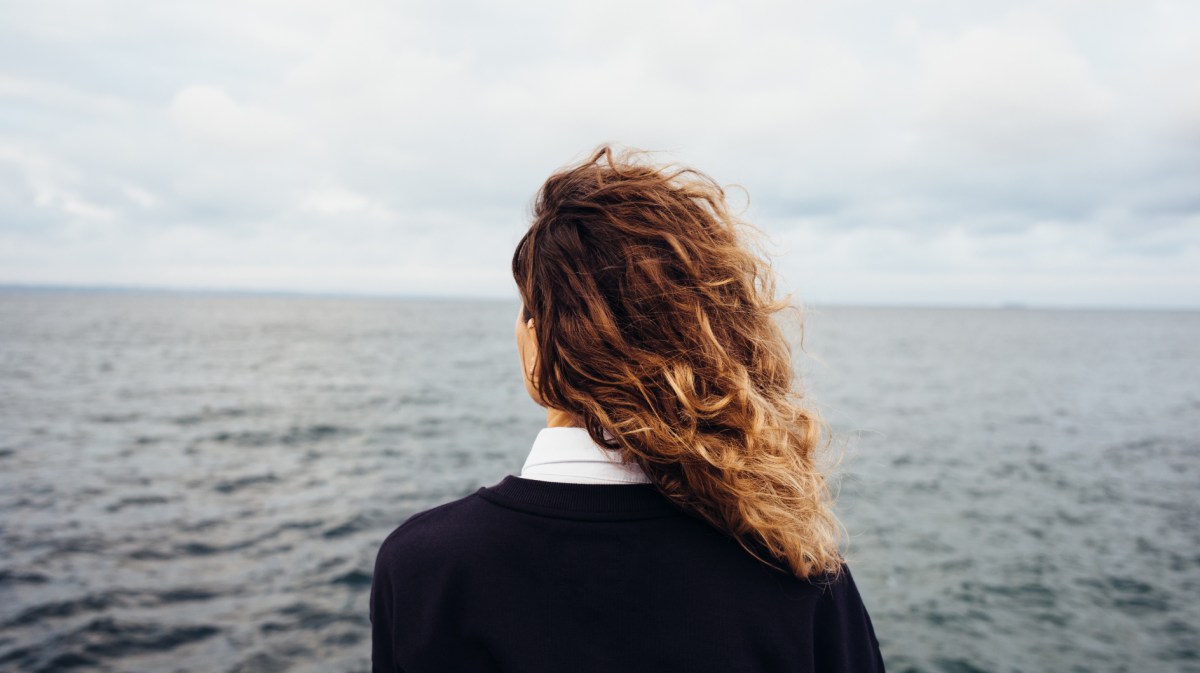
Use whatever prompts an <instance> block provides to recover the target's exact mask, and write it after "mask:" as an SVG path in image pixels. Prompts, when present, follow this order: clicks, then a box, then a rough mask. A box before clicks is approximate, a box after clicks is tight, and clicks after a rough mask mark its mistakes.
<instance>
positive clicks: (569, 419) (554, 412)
mask: <svg viewBox="0 0 1200 673" xmlns="http://www.w3.org/2000/svg"><path fill="white" fill-rule="evenodd" d="M546 427H547V428H582V427H583V423H582V422H580V420H579V417H577V416H574V415H572V414H569V413H567V412H565V411H562V410H561V409H550V408H547V409H546Z"/></svg>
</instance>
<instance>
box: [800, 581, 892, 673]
mask: <svg viewBox="0 0 1200 673" xmlns="http://www.w3.org/2000/svg"><path fill="white" fill-rule="evenodd" d="M813 628H814V631H815V633H814V634H813V635H814V639H813V640H814V649H815V655H816V656H815V663H816V670H817V671H821V672H822V673H884V669H883V656H882V655H881V654H880V651H879V640H878V639H876V637H875V629H874V627H873V626H872V624H871V617H870V616H869V615H868V614H867V608H866V606H864V605H863V602H862V597H861V596H859V593H858V587H857V586H856V585H855V584H854V577H853V575H851V574H850V568H849V566H846V565H843V566H842V572H841V573H840V574H839V575H838V577H837V579H836V580H834V581H833V583H832V584H830V585H829V586H827V587H825V589H824V591H823V592H822V593H821V597H820V599H819V600H818V601H817V611H816V615H815V622H814V625H813Z"/></svg>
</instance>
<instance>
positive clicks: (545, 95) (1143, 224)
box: [0, 0, 1200, 307]
mask: <svg viewBox="0 0 1200 673" xmlns="http://www.w3.org/2000/svg"><path fill="white" fill-rule="evenodd" d="M601 142H613V143H620V144H623V145H627V146H633V147H640V148H645V149H652V150H659V151H662V152H663V154H662V155H661V156H662V158H663V159H664V160H671V161H677V162H681V163H684V164H688V165H692V166H695V167H697V168H699V169H701V170H703V171H705V172H707V173H709V174H710V175H712V176H713V177H714V178H715V179H717V180H718V181H719V182H721V183H723V184H737V185H741V186H742V187H744V188H745V190H746V192H747V193H748V196H749V207H748V209H747V210H746V211H745V217H746V218H747V219H749V220H750V221H752V222H754V223H755V224H756V225H758V226H759V227H760V228H761V229H763V230H764V231H765V232H766V233H767V234H768V235H769V236H770V238H771V243H770V244H769V248H768V249H769V251H770V252H771V254H772V255H773V260H774V264H775V267H776V269H777V270H778V271H779V273H780V274H781V276H782V278H781V280H782V281H783V289H784V290H788V291H792V292H794V293H795V297H796V298H797V299H798V300H800V301H803V302H813V303H840V302H844V303H871V304H979V305H997V304H1001V303H1007V302H1020V303H1026V304H1030V305H1061V306H1135V307H1159V306H1191V307H1200V2H1194V1H1191V0H1180V1H1179V2H1154V1H1152V0H1141V1H1137V2H1106V1H1105V0H1086V1H1085V0H1079V1H1076V2H1065V1H1064V2H1054V1H1050V0H1040V1H1036V2H969V3H967V2H942V3H939V2H932V1H927V2H898V1H895V0H879V1H876V2H838V3H834V2H795V1H792V2H757V1H753V0H751V1H745V0H743V1H740V2H737V3H734V2H721V3H705V2H697V1H695V0H693V1H689V2H678V3H676V2H655V1H654V0H639V1H638V2H613V1H607V2H591V3H571V2H562V1H561V0H557V1H551V2H520V3H517V2H506V3H483V2H480V3H466V2H445V1H440V2H438V1H435V2H356V1H350V2H347V1H340V2H322V3H316V2H304V1H302V0H300V1H298V0H272V1H269V2H258V1H254V0H236V1H229V2H221V1H213V0H207V1H206V2H197V3H174V2H132V1H129V2H125V1H119V2H118V1H113V2H97V1H96V0H76V1H65V2H64V1H60V0H28V1H18V2H13V1H7V2H2V3H0V283H23V284H24V283H29V284H72V285H121V286H131V285H132V286H158V287H178V288H231V289H233V288H237V289H268V290H300V291H333V292H354V293H364V294H421V295H447V296H481V297H510V298H515V297H516V290H515V286H514V284H513V282H512V278H511V275H510V273H509V260H510V257H511V254H512V249H513V247H514V245H515V243H516V241H517V239H518V238H519V237H520V236H521V234H522V233H523V231H524V230H525V228H526V227H527V225H528V219H527V218H528V212H529V205H530V201H531V198H532V196H533V194H534V192H535V191H536V190H537V188H538V186H539V185H540V184H541V183H542V181H543V180H544V179H545V178H546V176H547V175H549V173H550V172H552V171H553V170H554V169H555V168H557V167H559V166H561V165H563V164H565V163H568V162H570V161H572V160H576V159H579V158H581V157H582V156H584V155H585V154H587V152H588V151H589V150H591V149H592V148H593V147H594V146H596V145H597V144H599V143H601ZM732 197H733V200H734V202H735V203H736V204H738V205H739V206H740V205H742V204H744V203H745V196H744V195H742V194H741V193H740V192H737V191H734V192H732Z"/></svg>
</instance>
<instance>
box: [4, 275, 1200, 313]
mask: <svg viewBox="0 0 1200 673" xmlns="http://www.w3.org/2000/svg"><path fill="white" fill-rule="evenodd" d="M0 292H4V293H13V292H25V293H30V294H34V293H39V292H44V293H63V294H67V293H96V294H105V293H109V294H139V293H141V294H182V295H221V296H230V297H236V296H259V297H295V298H312V299H319V298H327V299H400V300H410V301H484V302H515V301H517V300H518V298H517V297H496V296H493V295H464V294H444V295H441V294H422V293H402V292H385V293H371V292H363V291H361V290H360V291H344V290H343V291H338V290H297V289H263V288H228V287H194V286H193V287H172V286H166V285H75V284H69V283H12V282H0ZM793 294H795V293H793ZM798 305H799V306H800V307H801V308H802V309H804V308H809V307H845V308H882V309H892V308H913V309H927V308H928V309H993V310H1001V309H1003V310H1062V311H1173V312H1187V311H1198V310H1200V305H1196V306H1178V305H1176V306H1130V305H1118V304H1035V303H1030V302H1027V301H1015V300H1014V301H1004V302H978V303H961V302H960V303H949V302H947V303H924V304H922V303H913V302H864V301H847V300H842V301H802V302H800V303H799V304H798Z"/></svg>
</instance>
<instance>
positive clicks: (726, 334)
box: [512, 145, 842, 578]
mask: <svg viewBox="0 0 1200 673" xmlns="http://www.w3.org/2000/svg"><path fill="white" fill-rule="evenodd" d="M646 158H647V155H646V153H644V152H640V151H632V150H628V151H624V152H619V153H618V152H614V151H613V150H612V148H610V147H608V146H606V145H602V146H600V147H599V148H597V149H596V151H595V152H593V153H592V155H591V156H590V158H589V159H587V160H585V161H583V162H581V163H579V164H576V165H573V166H568V167H566V168H563V169H561V170H560V171H558V172H556V173H554V174H553V175H551V176H550V178H549V179H547V180H546V182H545V184H543V185H542V187H541V189H540V190H539V191H538V194H537V196H536V198H535V200H534V208H533V217H534V221H533V224H532V225H531V226H530V228H529V230H528V231H527V232H526V233H525V235H524V236H523V237H522V238H521V240H520V242H519V243H518V244H517V247H516V251H515V252H514V254H513V259H512V271H513V277H514V279H515V280H516V283H517V287H518V290H519V292H520V295H521V299H522V302H523V305H524V317H525V318H529V317H532V318H533V319H534V324H535V333H536V340H537V346H538V362H537V366H536V368H535V373H534V384H535V386H536V388H537V390H538V392H539V394H540V395H541V397H542V400H543V401H544V402H545V403H546V404H547V405H549V406H551V407H553V408H556V409H562V410H564V411H567V412H569V413H571V414H574V415H576V416H578V417H579V418H580V419H582V421H583V425H584V426H585V427H586V428H587V430H588V433H589V435H590V436H591V437H592V439H593V440H594V441H596V442H597V443H600V444H602V445H605V446H608V447H610V448H613V449H617V450H619V451H620V453H621V455H622V457H623V458H624V459H625V460H626V461H630V462H635V463H637V464H638V465H640V466H641V467H642V469H643V470H645V471H646V473H647V474H648V475H649V476H650V478H651V479H652V481H653V482H654V483H655V485H656V486H657V488H658V489H659V490H660V491H661V492H662V493H663V494H664V495H665V496H666V497H668V498H670V499H671V500H672V501H674V502H675V503H676V504H677V505H679V506H680V507H681V508H683V509H684V510H686V511H688V512H691V513H693V514H695V515H697V516H699V517H701V518H703V519H704V520H706V521H708V522H709V523H711V524H712V525H713V526H715V527H717V528H718V529H720V530H722V531H725V532H726V533H727V534H729V535H731V536H732V537H734V538H735V539H736V540H737V541H738V542H739V543H741V545H742V546H743V547H744V548H745V549H746V550H747V551H748V552H750V553H751V554H753V555H754V556H755V557H757V558H758V559H759V560H761V561H763V562H765V563H768V564H770V565H775V562H781V563H782V564H783V565H784V566H786V568H787V569H788V570H789V571H790V572H791V573H792V574H794V575H795V576H797V577H802V578H805V577H811V576H814V575H817V574H820V573H833V574H836V573H837V572H839V571H840V569H841V564H842V557H841V555H840V552H839V543H840V541H841V537H842V527H841V524H840V523H839V522H838V520H837V518H836V516H835V515H834V513H833V509H832V504H833V497H832V495H831V493H830V491H829V488H828V485H827V481H826V477H825V474H824V473H823V472H822V469H821V468H820V466H819V461H818V454H819V453H820V451H821V449H823V448H825V447H826V446H827V445H828V442H827V441H826V440H827V438H828V434H829V433H828V432H827V430H828V428H827V425H826V424H825V423H824V422H823V421H822V420H821V418H820V416H819V414H818V413H817V412H816V411H815V409H812V408H810V406H809V405H807V404H805V403H804V402H805V398H804V395H803V394H802V393H801V392H800V391H799V390H797V389H796V388H795V387H794V385H793V384H794V381H793V379H794V371H793V368H792V359H791V349H790V346H789V344H788V342H787V340H786V339H785V337H784V335H783V332H782V330H781V329H780V328H779V326H778V325H777V324H776V322H775V320H774V319H773V314H775V313H776V312H778V311H780V310H783V309H785V308H794V307H793V306H791V304H790V301H789V298H788V297H785V298H782V299H776V298H775V286H776V279H775V274H774V271H773V269H772V268H771V267H770V265H769V264H768V263H767V262H766V261H765V260H764V259H762V258H760V257H759V256H758V255H756V254H755V253H754V252H753V251H752V250H751V249H749V248H748V247H746V246H745V245H744V244H743V241H742V240H741V237H740V235H741V234H754V233H758V234H761V232H760V231H759V230H757V229H756V228H754V227H753V226H752V225H750V224H748V223H746V222H744V221H742V220H740V219H739V218H737V217H735V216H734V215H733V214H732V213H731V212H730V210H729V207H728V205H727V203H726V199H725V191H724V190H723V189H722V188H721V186H720V185H718V184H717V183H716V182H714V181H713V180H712V178H709V177H708V176H707V175H705V174H703V173H701V172H699V171H696V170H694V169H691V168H686V167H676V166H674V165H666V166H657V165H654V164H653V163H650V162H648V161H646V160H645V159H646ZM789 297H790V295H789ZM606 433H607V434H608V435H609V436H610V437H611V439H610V438H609V437H606V436H605V435H606Z"/></svg>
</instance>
